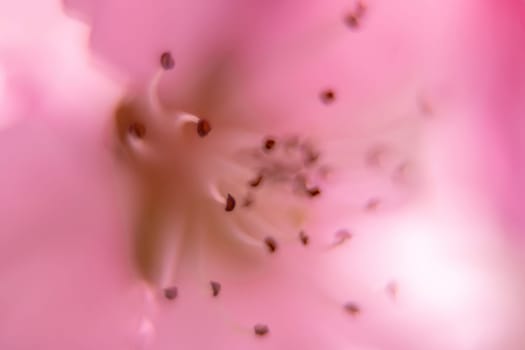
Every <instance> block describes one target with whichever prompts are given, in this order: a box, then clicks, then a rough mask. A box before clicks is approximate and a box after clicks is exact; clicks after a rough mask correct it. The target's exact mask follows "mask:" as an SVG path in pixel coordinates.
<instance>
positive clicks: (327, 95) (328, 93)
mask: <svg viewBox="0 0 525 350" xmlns="http://www.w3.org/2000/svg"><path fill="white" fill-rule="evenodd" d="M320 97H321V101H322V102H323V103H324V104H330V103H332V102H334V101H335V92H334V91H333V90H332V89H326V90H323V91H322V92H321V95H320Z"/></svg>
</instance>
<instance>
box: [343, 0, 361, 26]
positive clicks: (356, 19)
mask: <svg viewBox="0 0 525 350" xmlns="http://www.w3.org/2000/svg"><path fill="white" fill-rule="evenodd" d="M365 12H366V5H365V4H364V3H363V2H362V1H358V2H357V4H356V7H355V10H354V11H353V12H350V13H349V14H348V15H346V17H345V23H346V25H347V26H348V27H349V28H351V29H357V28H358V27H359V23H360V21H361V19H362V18H363V16H364V15H365Z"/></svg>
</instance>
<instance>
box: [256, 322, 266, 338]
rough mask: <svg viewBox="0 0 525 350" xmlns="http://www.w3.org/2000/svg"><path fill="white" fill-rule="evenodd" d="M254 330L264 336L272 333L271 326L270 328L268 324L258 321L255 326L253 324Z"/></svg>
mask: <svg viewBox="0 0 525 350" xmlns="http://www.w3.org/2000/svg"><path fill="white" fill-rule="evenodd" d="M253 332H254V333H255V335H256V336H259V337H263V336H265V335H267V334H268V333H270V328H268V326H267V325H265V324H262V323H258V324H256V325H255V326H253Z"/></svg>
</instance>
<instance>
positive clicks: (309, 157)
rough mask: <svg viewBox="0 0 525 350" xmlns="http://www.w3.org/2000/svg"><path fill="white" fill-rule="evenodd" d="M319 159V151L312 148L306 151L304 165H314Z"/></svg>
mask: <svg viewBox="0 0 525 350" xmlns="http://www.w3.org/2000/svg"><path fill="white" fill-rule="evenodd" d="M318 159H319V153H317V152H315V151H313V150H311V149H308V150H306V151H305V154H304V165H306V166H311V165H314V164H315V163H316V162H317V160H318Z"/></svg>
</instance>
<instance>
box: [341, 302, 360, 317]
mask: <svg viewBox="0 0 525 350" xmlns="http://www.w3.org/2000/svg"><path fill="white" fill-rule="evenodd" d="M344 309H345V311H346V312H348V313H349V314H350V315H352V316H357V315H358V314H359V313H360V312H361V309H360V308H359V306H358V305H357V304H356V303H353V302H348V303H346V304H345V305H344Z"/></svg>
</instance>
